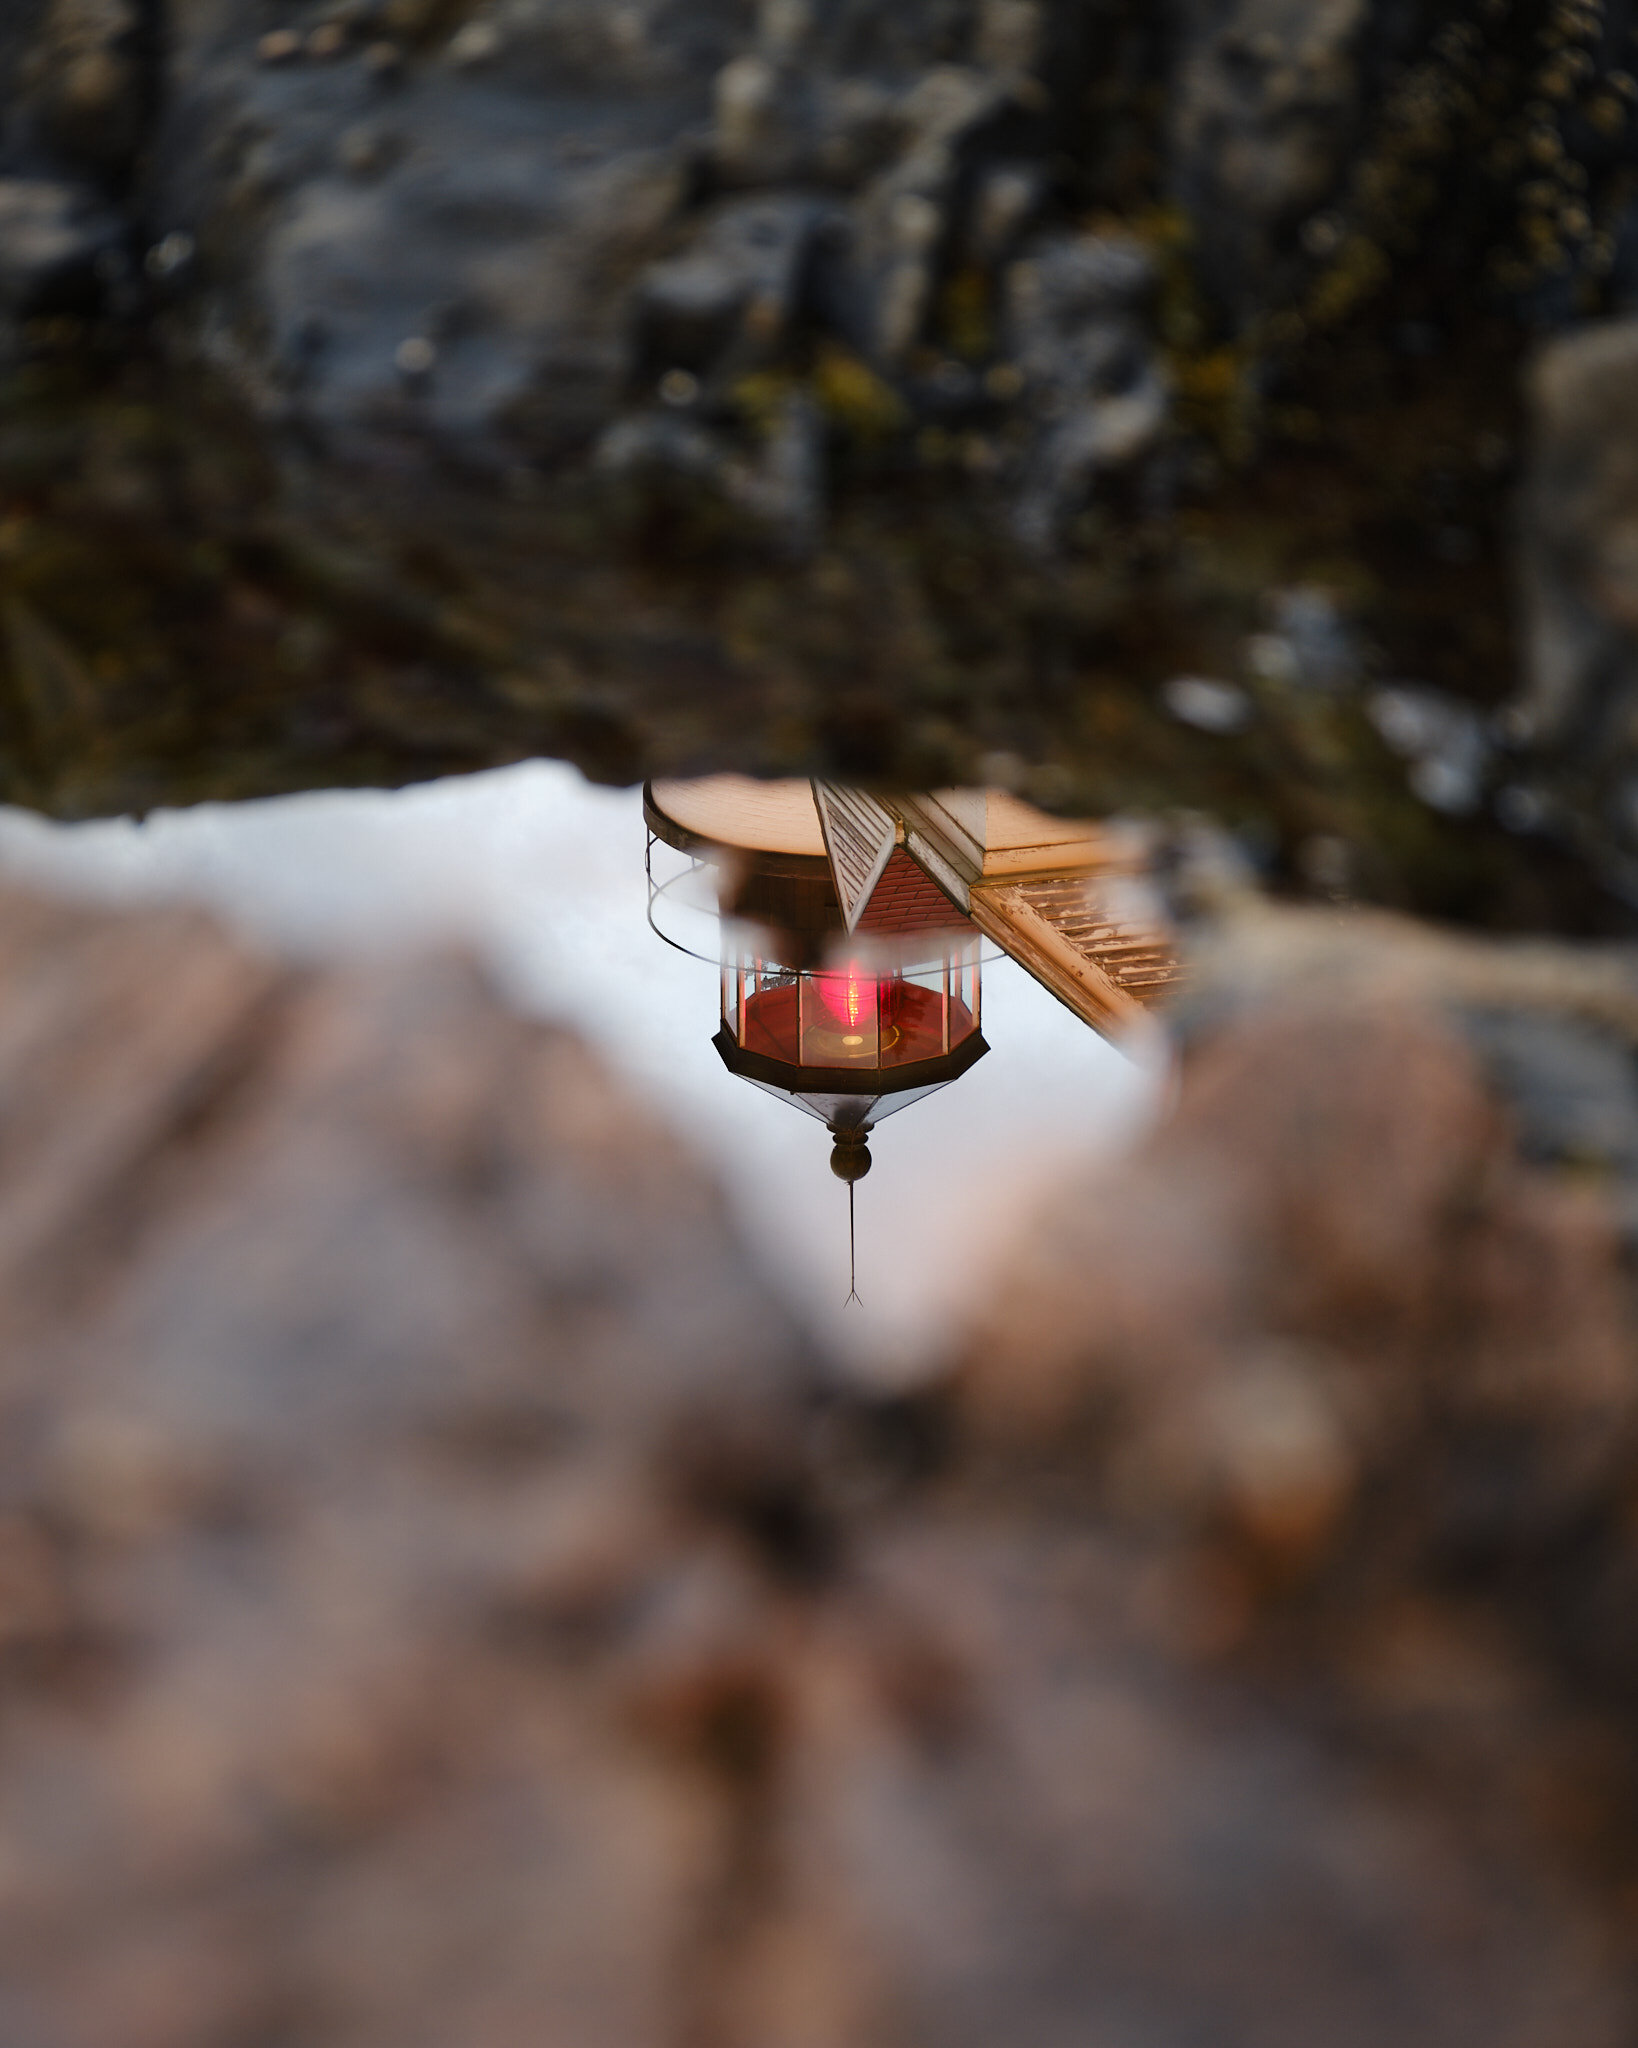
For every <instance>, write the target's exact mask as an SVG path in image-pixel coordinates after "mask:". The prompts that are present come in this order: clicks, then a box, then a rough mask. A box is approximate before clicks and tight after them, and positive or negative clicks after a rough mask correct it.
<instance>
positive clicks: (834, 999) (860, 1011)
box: [816, 960, 882, 1031]
mask: <svg viewBox="0 0 1638 2048" xmlns="http://www.w3.org/2000/svg"><path fill="white" fill-rule="evenodd" d="M816 980H817V984H818V989H819V999H820V1001H821V1002H822V1003H823V1004H824V1006H825V1008H826V1009H827V1010H828V1011H829V1012H830V1014H831V1015H832V1016H833V1017H834V1018H835V1019H836V1021H837V1023H839V1024H845V1025H846V1026H847V1028H848V1030H849V1031H857V1030H858V1028H859V1025H860V1022H861V1021H862V1020H863V1019H864V1018H866V1017H868V1016H870V1015H871V1014H872V1012H873V1011H874V1010H875V1008H876V1006H877V1005H878V1004H879V1003H880V1001H881V991H882V985H881V983H880V982H879V981H877V980H876V979H875V978H874V977H873V976H871V975H868V974H866V973H865V971H864V969H863V968H862V967H860V966H859V965H858V964H857V963H856V962H855V961H851V960H850V961H849V962H848V964H847V966H846V967H845V968H843V969H842V970H841V971H840V972H839V973H836V974H821V975H819V976H817V977H816Z"/></svg>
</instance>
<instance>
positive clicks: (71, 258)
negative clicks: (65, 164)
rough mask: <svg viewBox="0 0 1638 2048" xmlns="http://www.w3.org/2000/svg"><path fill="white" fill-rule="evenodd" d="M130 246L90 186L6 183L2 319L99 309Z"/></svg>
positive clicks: (0, 190) (1, 191)
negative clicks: (109, 275) (108, 280)
mask: <svg viewBox="0 0 1638 2048" xmlns="http://www.w3.org/2000/svg"><path fill="white" fill-rule="evenodd" d="M125 244H126V234H125V229H124V225H123V223H122V222H121V221H120V219H119V218H118V216H117V215H116V214H114V213H113V212H112V211H111V210H110V209H109V208H108V207H107V206H106V205H104V204H103V203H102V202H101V201H100V200H99V199H98V197H97V195H96V194H95V193H94V192H93V191H91V190H90V189H89V188H87V187H86V186H83V185H73V184H66V183H62V182H58V181H51V180H46V179H43V178H0V316H9V317H10V318H11V319H13V320H16V319H20V318H24V317H26V316H28V315H30V314H34V313H55V312H70V313H80V312H85V311H88V310H90V309H92V308H94V307H95V306H96V304H97V303H98V301H99V299H100V297H101V294H102V289H103V284H104V282H105V274H106V266H107V264H108V263H109V262H110V261H113V262H116V263H121V264H122V263H123V259H124V255H125ZM99 266H101V268H100V269H99Z"/></svg>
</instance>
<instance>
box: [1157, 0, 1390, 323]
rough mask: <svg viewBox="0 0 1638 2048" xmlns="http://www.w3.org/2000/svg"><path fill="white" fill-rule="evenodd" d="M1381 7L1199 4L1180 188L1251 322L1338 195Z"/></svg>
mask: <svg viewBox="0 0 1638 2048" xmlns="http://www.w3.org/2000/svg"><path fill="white" fill-rule="evenodd" d="M1388 12H1389V10H1387V9H1385V8H1384V9H1373V8H1372V7H1371V6H1370V4H1369V0H1323V4H1321V5H1319V6H1313V5H1309V4H1305V0H1229V4H1228V5H1218V4H1213V0H1197V4H1195V5H1193V6H1191V7H1189V8H1187V9H1185V10H1184V19H1185V21H1186V23H1187V27H1186V30H1185V42H1184V47H1183V53H1182V55H1181V58H1180V60H1179V68H1178V78H1177V87H1176V93H1175V98H1174V100H1173V104H1172V113H1171V120H1172V132H1171V143H1172V178H1173V184H1174V189H1175V190H1176V192H1177V195H1178V197H1179V199H1180V200H1181V202H1182V204H1183V206H1184V207H1185V208H1186V210H1187V212H1188V213H1189V215H1190V217H1191V219H1193V220H1194V221H1196V222H1197V223H1198V225H1199V230H1200V234H1201V238H1202V247H1203V253H1204V268H1205V273H1206V276H1207V278H1208V280H1209V281H1210V283H1211V285H1212V286H1213V288H1214V289H1215V291H1216V292H1217V294H1218V295H1219V296H1220V297H1221V299H1222V300H1223V302H1224V303H1225V304H1226V305H1227V306H1229V307H1230V308H1232V309H1233V310H1234V311H1235V312H1236V313H1238V314H1240V315H1241V316H1242V317H1243V316H1244V315H1245V314H1247V313H1249V312H1250V311H1251V310H1252V309H1253V308H1254V307H1255V306H1256V305H1257V304H1258V303H1259V302H1260V301H1262V300H1264V299H1265V295H1266V294H1267V292H1268V289H1269V286H1270V284H1271V282H1272V281H1273V274H1274V272H1275V270H1276V267H1277V265H1278V264H1279V261H1280V259H1281V257H1282V255H1286V254H1288V253H1289V252H1290V251H1291V250H1292V248H1293V246H1294V239H1295V232H1296V229H1297V227H1298V225H1299V223H1300V222H1301V221H1302V220H1303V219H1304V217H1305V216H1307V215H1309V214H1311V213H1314V212H1315V211H1317V210H1318V209H1319V208H1320V207H1321V206H1323V204H1324V203H1325V201H1326V200H1327V199H1328V198H1329V197H1330V195H1331V193H1332V191H1333V190H1334V188H1335V187H1336V185H1337V183H1338V181H1339V179H1340V177H1341V175H1342V171H1343V168H1344V166H1345V165H1346V163H1347V162H1348V159H1349V155H1350V153H1351V150H1352V148H1353V146H1354V144H1355V142H1356V140H1357V138H1358V134H1359V130H1360V125H1361V120H1362V116H1363V113H1364V107H1365V94H1366V83H1365V73H1364V67H1363V65H1362V62H1361V58H1362V54H1363V52H1362V45H1363V44H1364V42H1365V39H1366V37H1367V35H1369V34H1370V33H1371V31H1372V29H1373V26H1374V24H1373V19H1372V17H1373V14H1382V15H1386V14H1387V13H1388Z"/></svg>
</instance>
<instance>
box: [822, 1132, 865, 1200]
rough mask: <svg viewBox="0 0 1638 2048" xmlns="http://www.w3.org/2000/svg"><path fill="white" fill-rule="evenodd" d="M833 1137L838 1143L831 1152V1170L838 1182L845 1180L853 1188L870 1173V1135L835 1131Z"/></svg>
mask: <svg viewBox="0 0 1638 2048" xmlns="http://www.w3.org/2000/svg"><path fill="white" fill-rule="evenodd" d="M831 1135H832V1136H833V1137H834V1138H835V1140H836V1143H835V1145H834V1147H833V1148H832V1150H831V1155H830V1170H831V1172H832V1173H833V1174H835V1176H836V1178H837V1179H838V1180H845V1181H846V1182H847V1183H848V1185H849V1186H850V1187H851V1186H852V1184H853V1183H854V1182H855V1181H857V1180H863V1179H864V1177H865V1175H866V1174H867V1173H868V1172H869V1171H870V1168H871V1163H872V1162H871V1158H870V1133H869V1132H868V1131H833V1132H832V1133H831Z"/></svg>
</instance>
